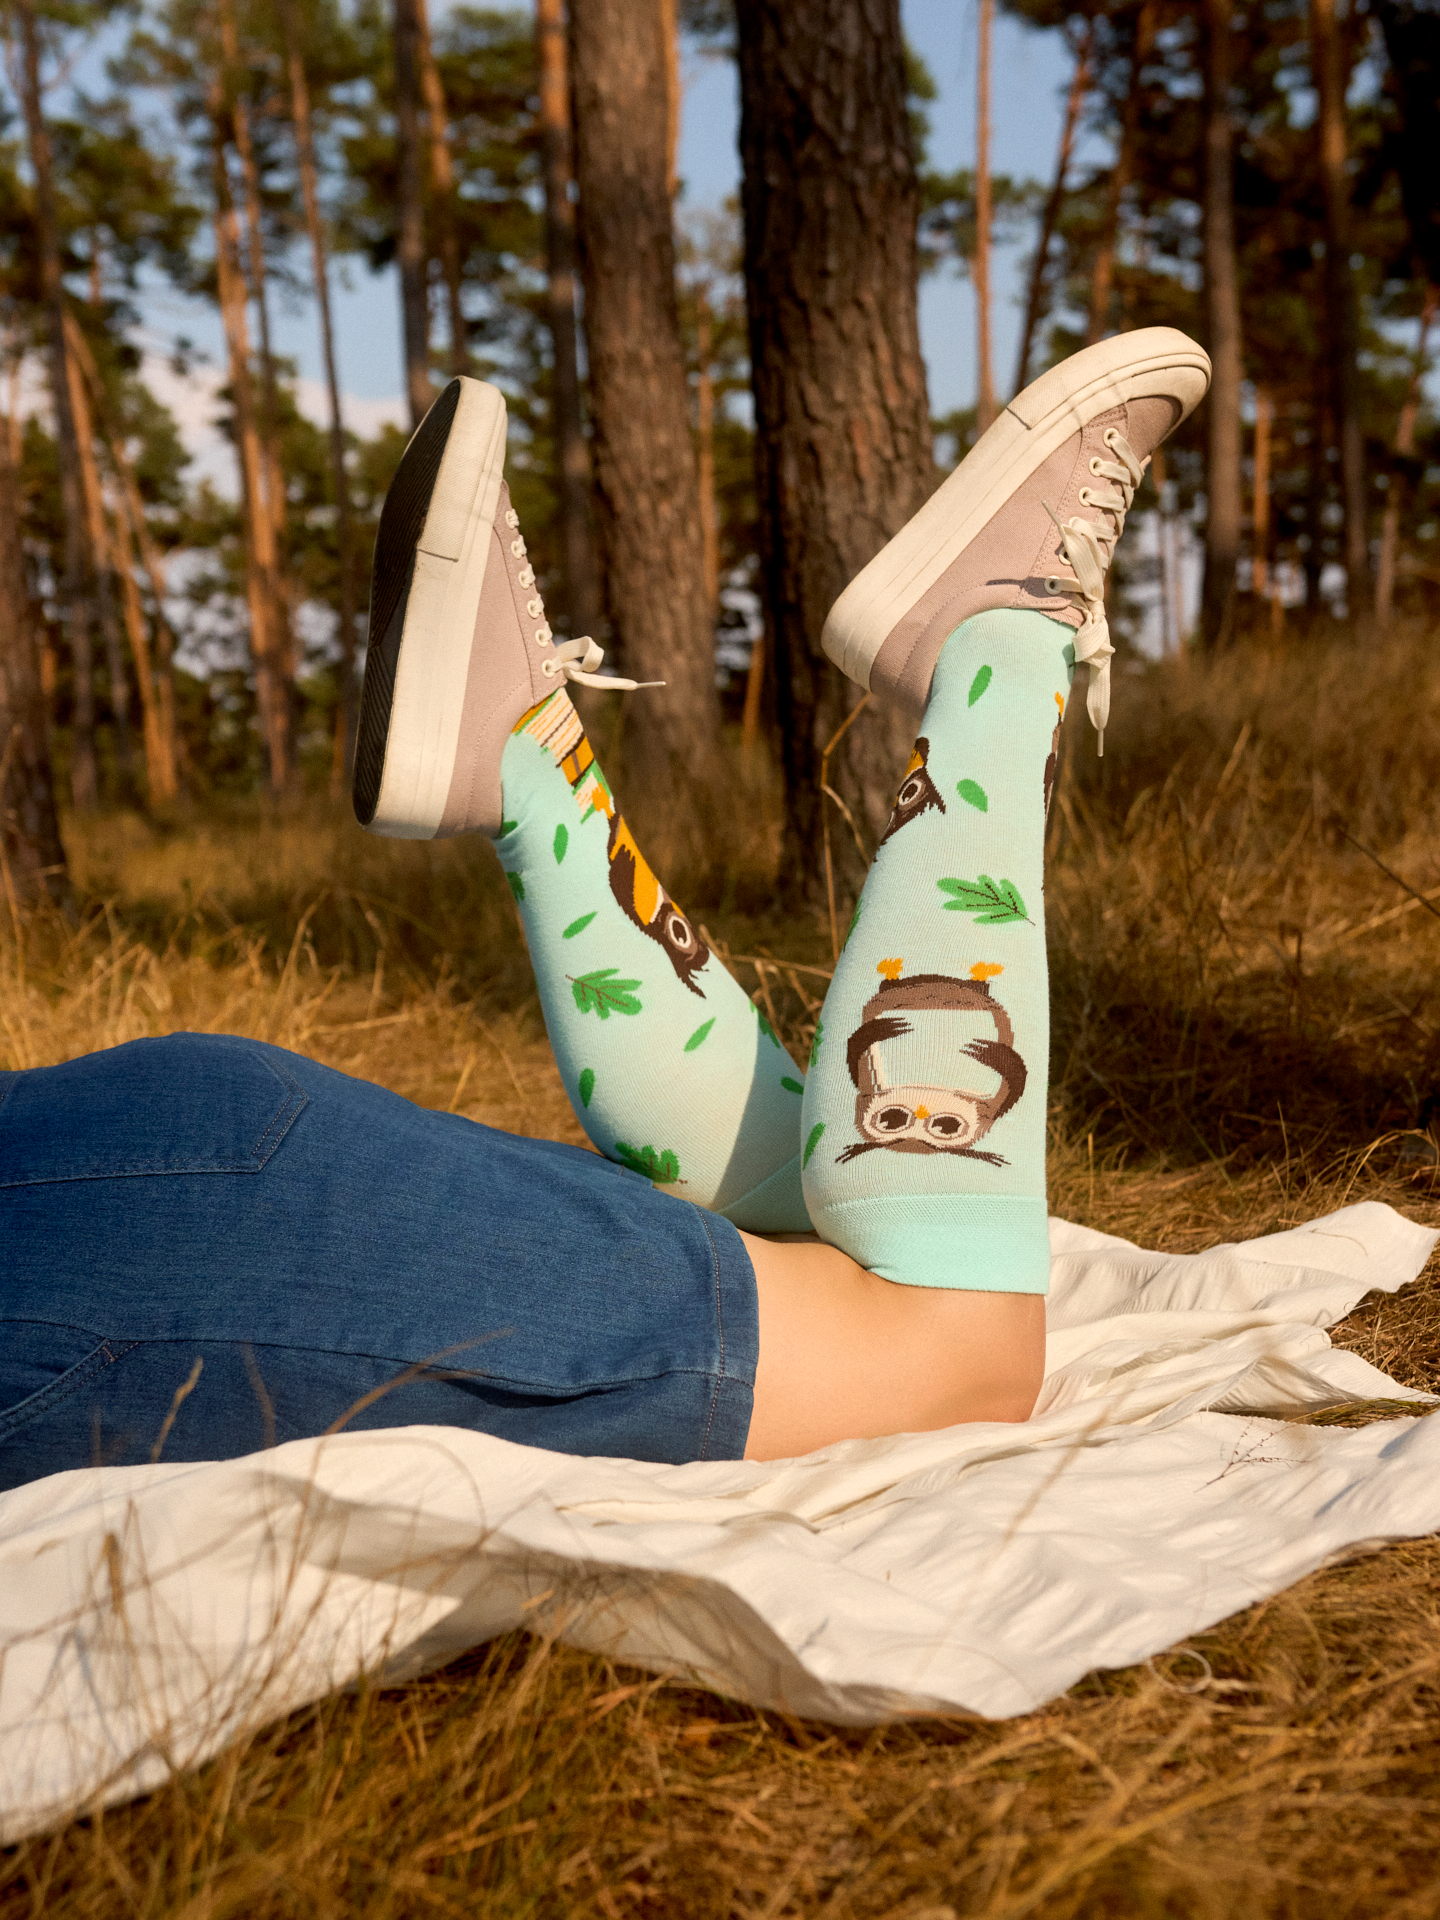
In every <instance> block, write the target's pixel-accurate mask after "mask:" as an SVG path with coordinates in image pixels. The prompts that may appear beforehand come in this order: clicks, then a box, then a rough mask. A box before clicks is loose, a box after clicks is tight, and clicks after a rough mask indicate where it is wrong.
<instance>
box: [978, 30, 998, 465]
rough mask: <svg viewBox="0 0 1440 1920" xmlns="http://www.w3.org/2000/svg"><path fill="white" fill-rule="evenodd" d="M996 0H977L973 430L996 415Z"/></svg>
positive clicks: (989, 421) (980, 431) (980, 429)
mask: <svg viewBox="0 0 1440 1920" xmlns="http://www.w3.org/2000/svg"><path fill="white" fill-rule="evenodd" d="M994 16H995V0H980V21H979V41H978V48H977V52H976V62H975V66H976V82H975V262H974V274H975V430H976V432H977V433H984V431H985V429H986V428H987V427H988V426H989V425H990V423H991V422H992V421H993V420H994V418H995V378H994V374H993V372H992V370H991V356H990V227H991V207H990V27H991V22H992V21H993V19H994Z"/></svg>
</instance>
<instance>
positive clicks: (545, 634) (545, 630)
mask: <svg viewBox="0 0 1440 1920" xmlns="http://www.w3.org/2000/svg"><path fill="white" fill-rule="evenodd" d="M535 644H536V646H537V647H548V646H549V644H550V629H549V627H537V628H536V629H535Z"/></svg>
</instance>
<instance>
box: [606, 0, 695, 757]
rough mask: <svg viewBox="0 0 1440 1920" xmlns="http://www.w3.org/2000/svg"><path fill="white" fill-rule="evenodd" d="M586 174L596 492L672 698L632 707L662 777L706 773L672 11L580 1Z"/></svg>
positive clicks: (644, 652) (621, 578) (655, 667)
mask: <svg viewBox="0 0 1440 1920" xmlns="http://www.w3.org/2000/svg"><path fill="white" fill-rule="evenodd" d="M570 56H571V62H572V71H573V74H574V96H575V173H576V179H577V181H578V184H579V237H580V255H581V270H582V273H583V276H584V285H585V339H586V347H587V357H588V361H589V368H590V404H591V419H592V423H593V427H592V451H593V460H594V471H595V498H596V504H597V507H598V516H597V517H598V521H599V528H600V537H601V545H602V549H603V551H604V554H605V566H606V587H607V597H608V600H609V608H610V619H611V624H612V627H613V630H614V633H615V636H616V639H617V642H618V650H619V655H620V659H621V661H622V663H623V665H624V669H625V671H626V672H627V673H629V674H631V675H632V676H633V677H634V678H635V679H637V680H663V681H664V682H665V689H664V692H663V693H660V692H657V693H654V694H651V695H648V696H645V697H643V698H637V699H636V700H635V702H634V703H633V704H632V705H631V707H630V708H629V710H628V712H627V719H626V726H627V729H628V733H629V739H630V743H631V746H630V755H631V758H632V760H635V761H639V762H640V763H641V764H642V765H643V766H644V767H645V769H646V773H647V778H659V779H660V780H662V781H665V782H667V783H668V782H669V781H670V780H679V779H680V778H682V777H684V776H685V775H686V774H687V772H688V775H693V774H694V772H695V771H696V770H697V769H703V768H704V766H705V764H706V762H707V761H708V759H709V757H710V754H711V751H712V748H713V744H714V742H715V739H716V736H717V732H718V727H719V707H718V703H717V701H716V696H715V664H714V631H713V628H712V626H711V622H710V616H709V610H708V608H707V606H706V604H705V585H704V552H703V543H702V538H701V531H700V499H699V484H698V477H697V471H696V461H695V449H694V446H693V443H692V441H691V437H690V419H689V404H688V401H689V396H688V391H687V385H686V375H685V362H684V357H683V354H682V352H681V346H680V334H679V321H678V313H677V306H676V291H675V239H674V232H673V229H672V225H671V198H670V186H669V178H668V170H669V140H668V123H667V112H666V99H667V95H666V87H667V78H666V68H667V57H668V49H667V46H666V41H665V34H664V32H663V22H662V19H661V15H660V11H659V9H658V7H652V6H649V5H645V6H635V5H633V4H632V3H631V0H571V4H570Z"/></svg>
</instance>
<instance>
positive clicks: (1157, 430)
mask: <svg viewBox="0 0 1440 1920" xmlns="http://www.w3.org/2000/svg"><path fill="white" fill-rule="evenodd" d="M1125 415H1126V418H1125V426H1124V429H1123V431H1124V434H1125V438H1126V439H1127V440H1128V441H1129V442H1130V445H1131V446H1132V447H1133V448H1134V450H1135V453H1136V455H1137V457H1138V458H1139V459H1141V460H1144V459H1146V458H1147V457H1148V456H1149V455H1150V454H1152V453H1153V452H1154V451H1155V449H1156V447H1158V446H1159V444H1160V442H1161V441H1162V440H1163V439H1164V438H1165V436H1166V434H1167V433H1169V432H1170V431H1171V430H1172V429H1173V428H1174V427H1176V426H1178V425H1179V421H1180V408H1179V406H1178V405H1177V404H1176V402H1175V401H1174V400H1172V399H1170V397H1169V396H1168V394H1146V395H1144V396H1143V398H1141V399H1139V400H1131V401H1129V402H1127V404H1126V408H1125Z"/></svg>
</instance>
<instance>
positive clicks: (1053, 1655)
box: [0, 1202, 1440, 1840]
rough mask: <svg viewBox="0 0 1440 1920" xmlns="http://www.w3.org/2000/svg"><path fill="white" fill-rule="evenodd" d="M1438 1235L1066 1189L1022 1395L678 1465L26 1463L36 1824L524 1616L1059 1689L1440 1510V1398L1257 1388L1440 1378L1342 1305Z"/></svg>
mask: <svg viewBox="0 0 1440 1920" xmlns="http://www.w3.org/2000/svg"><path fill="white" fill-rule="evenodd" d="M1435 1239H1436V1235H1435V1234H1433V1233H1431V1232H1429V1231H1427V1230H1426V1229H1424V1228H1421V1227H1418V1226H1415V1225H1413V1224H1412V1223H1411V1222H1409V1221H1406V1220H1404V1219H1402V1218H1401V1217H1400V1215H1398V1214H1397V1213H1395V1212H1393V1211H1392V1210H1391V1209H1390V1208H1388V1207H1384V1206H1381V1205H1379V1204H1377V1203H1375V1202H1368V1203H1366V1204H1364V1205H1360V1206H1353V1207H1347V1208H1345V1209H1344V1210H1343V1211H1342V1212H1340V1213H1335V1214H1332V1215H1330V1216H1329V1217H1328V1218H1326V1219H1322V1220H1317V1221H1314V1222H1312V1223H1311V1224H1310V1225H1309V1226H1306V1227H1301V1228H1297V1229H1295V1230H1293V1231H1291V1232H1288V1233H1281V1234H1274V1235H1271V1236H1270V1237H1268V1238H1266V1239H1261V1240H1254V1241H1251V1242H1249V1243H1248V1244H1244V1245H1240V1246H1228V1247H1217V1248H1215V1249H1214V1250H1213V1251H1211V1252H1209V1253H1205V1254H1197V1255H1192V1256H1180V1255H1173V1254H1157V1253H1144V1252H1141V1251H1140V1250H1139V1249H1138V1248H1136V1247H1132V1246H1130V1245H1129V1244H1128V1243H1127V1242H1125V1241H1123V1240H1115V1239H1111V1238H1109V1237H1107V1236H1106V1235H1103V1234H1099V1233H1094V1232H1091V1231H1089V1230H1087V1229H1084V1228H1081V1227H1074V1226H1067V1225H1065V1224H1063V1223H1062V1222H1055V1223H1054V1225H1053V1227H1052V1242H1051V1243H1052V1253H1053V1259H1054V1265H1053V1282H1052V1292H1051V1295H1050V1301H1049V1327H1050V1343H1049V1368H1048V1372H1047V1375H1046V1381H1045V1387H1044V1390H1043V1393H1042V1396H1041V1400H1040V1404H1039V1407H1038V1409H1037V1411H1036V1414H1035V1416H1034V1418H1033V1419H1032V1420H1031V1421H1030V1422H1029V1423H1028V1424H1027V1425H1026V1426H1024V1427H1019V1428H1017V1427H1005V1426H968V1427H955V1428H952V1429H950V1430H949V1431H948V1432H944V1433H934V1434H922V1435H915V1436H909V1437H900V1438H896V1439H890V1440H883V1441H870V1442H858V1441H855V1442H849V1443H847V1444H846V1445H843V1446H837V1447H832V1448H829V1449H828V1450H826V1451H825V1452H822V1453H817V1454H814V1455H811V1456H810V1457H808V1458H807V1459H804V1460H796V1461H790V1462H782V1463H780V1464H778V1465H746V1464H745V1463H743V1462H724V1463H720V1464H717V1465H697V1466H686V1467H656V1466H645V1465H640V1464H637V1463H635V1462H632V1461H624V1460H600V1459H580V1458H575V1457H572V1456H569V1455H564V1454H555V1453H542V1452H539V1451H537V1450H534V1449H531V1448H526V1447H518V1446H512V1445H510V1444H509V1443H507V1442H505V1441H502V1440H490V1439H485V1438H483V1437H481V1436H480V1435H477V1434H471V1433H466V1432H461V1431H457V1430H455V1429H452V1428H423V1427H409V1428H402V1429H398V1430H395V1431H391V1432H383V1433H357V1434H342V1435H340V1436H338V1437H336V1438H333V1439H329V1440H325V1441H295V1442H292V1443H290V1444H289V1445H286V1446H282V1447H279V1448H276V1449H275V1450H273V1451H271V1452H269V1453H261V1454H254V1455H251V1456H250V1457H249V1458H247V1459H243V1460H229V1461H223V1462H220V1463H217V1464H213V1465H198V1466H165V1465H163V1464H162V1465H159V1466H154V1467H132V1468H106V1469H95V1470H92V1471H86V1472H77V1473H67V1474H57V1475H56V1476H55V1477H54V1478H52V1479H50V1480H46V1481H42V1482H39V1483H37V1484H35V1485H33V1486H29V1487H23V1488H20V1489H19V1490H17V1491H16V1492H13V1493H9V1494H6V1495H4V1496H0V1840H13V1839H16V1838H18V1837H20V1836H21V1835H23V1834H25V1833H29V1832H34V1831H36V1830H38V1829H41V1828H43V1827H45V1826H46V1825H48V1824H52V1823H54V1822H56V1821H57V1820H59V1819H61V1818H63V1817H64V1816H65V1815H66V1814H67V1813H69V1812H70V1811H72V1810H73V1809H75V1808H77V1807H80V1806H82V1805H86V1804H93V1803H95V1802H96V1801H97V1800H100V1801H104V1802H111V1801H115V1800H120V1799H124V1798H127V1797H128V1796H130V1795H132V1794H136V1793H140V1792H143V1791H144V1790H146V1789H147V1788H150V1787H152V1786H154V1785H156V1784H157V1783H158V1782H160V1781H161V1780H163V1779H164V1778H165V1776H166V1773H167V1771H168V1770H169V1769H170V1768H171V1767H175V1766H183V1765H188V1764H191V1763H194V1762H196V1761H198V1760H201V1759H203V1758H204V1757H206V1756H207V1755H209V1754H212V1753H214V1752H215V1751H216V1750H217V1749H218V1748H219V1747H221V1746H222V1745H223V1744H224V1743H225V1742H226V1741H227V1740H228V1739H230V1738H233V1737H234V1736H235V1735H236V1734H237V1733H239V1732H241V1731H243V1730H244V1729H245V1728H247V1727H251V1726H254V1725H256V1724H257V1723H258V1722H260V1721H262V1720H264V1719H266V1718H268V1717H273V1716H275V1715H278V1714H280V1713H283V1712H285V1711H287V1710H289V1709H291V1708H295V1707H299V1706H302V1705H304V1704H305V1703H306V1702H309V1701H311V1700H314V1699H317V1698H318V1697H320V1696H321V1695H322V1694H323V1693H325V1692H327V1691H328V1690H329V1689H331V1688H333V1687H336V1686H340V1685H343V1684H345V1683H346V1682H347V1681H350V1680H353V1679H354V1678H355V1677H356V1676H357V1675H358V1674H360V1673H361V1672H364V1671H369V1672H376V1671H384V1672H385V1673H386V1675H387V1676H388V1677H392V1678H398V1677H402V1676H404V1675H407V1674H413V1673H416V1672H418V1671H420V1670H422V1669H423V1668H425V1667H427V1666H432V1665H434V1664H436V1663H438V1662H441V1661H444V1660H447V1659H449V1658H451V1657H452V1656H453V1655H454V1654H456V1653H457V1652H459V1651H460V1650H461V1649H463V1648H466V1647H470V1646H473V1645H475V1644H476V1643H477V1642H479V1641H482V1640H484V1639H486V1638H488V1637H489V1636H490V1635H492V1634H496V1633H501V1632H503V1631H505V1630H506V1629H508V1628H511V1627H514V1626H517V1625H524V1626H531V1627H537V1628H542V1629H545V1630H547V1631H552V1632H558V1633H559V1634H560V1636H561V1637H562V1638H564V1639H566V1640H569V1641H572V1642H574V1643H575V1644H577V1645H579V1646H584V1647H592V1648H598V1649H602V1650H604V1651H605V1652H607V1653H610V1654H613V1655H615V1656H618V1657H620V1658H622V1659H625V1660H628V1661H635V1662H638V1663H639V1664H641V1665H642V1666H646V1667H650V1668H654V1669H658V1670H662V1671H666V1672H671V1673H676V1674H682V1675H685V1676H687V1677H690V1678H693V1679H698V1680H699V1681H700V1682H702V1683H703V1684H704V1685H706V1686H708V1687H713V1688H715V1689H717V1690H718V1691H720V1692H723V1693H728V1694H733V1695H738V1696H740V1697H741V1698H744V1699H747V1700H751V1701H755V1702H757V1703H760V1704H763V1705H767V1706H774V1707H779V1708H783V1709H785V1710H788V1711H789V1712H792V1713H796V1714H804V1715H815V1716H818V1717H820V1718H822V1719H829V1720H835V1721H842V1722H846V1723H848V1724H851V1725H864V1724H867V1723H871V1722H874V1721H878V1720H883V1719H885V1718H888V1717H891V1716H895V1715H899V1714H913V1713H927V1712H937V1711H946V1712H955V1711H969V1712H974V1713H979V1714H984V1715H988V1716H992V1717H999V1716H1004V1715H1007V1714H1016V1713H1023V1712H1025V1711H1027V1710H1028V1709H1030V1708H1033V1707H1036V1706H1039V1705H1040V1704H1041V1703H1042V1702H1044V1701H1046V1700H1048V1699H1051V1698H1052V1697H1053V1696H1055V1695H1056V1694H1058V1693H1061V1692H1063V1691H1064V1689H1065V1688H1067V1687H1068V1686H1070V1685H1071V1684H1072V1683H1073V1682H1074V1681H1076V1680H1077V1679H1079V1678H1080V1676H1081V1675H1082V1674H1084V1673H1086V1672H1087V1671H1089V1670H1090V1669H1092V1668H1096V1667H1118V1666H1125V1665H1128V1664H1129V1663H1131V1662H1133V1661H1136V1660H1140V1659H1143V1658H1145V1657H1146V1656H1147V1655H1149V1654H1153V1653H1156V1652H1158V1651H1159V1650H1161V1649H1162V1648H1165V1647H1169V1646H1171V1645H1173V1644H1174V1643H1175V1642H1176V1641H1178V1640H1181V1639H1183V1638H1184V1636H1185V1635H1187V1634H1191V1633H1195V1632H1197V1631H1198V1630H1200V1629H1202V1628H1204V1627H1207V1626H1209V1625H1211V1624H1213V1623H1214V1622H1215V1621H1217V1620H1219V1619H1222V1618H1223V1617H1224V1616H1225V1615H1227V1614H1229V1613H1233V1612H1235V1611H1236V1610H1237V1609H1239V1608H1242V1607H1245V1606H1247V1605H1249V1604H1250V1603H1251V1602H1253V1601H1256V1600H1259V1599H1261V1598H1262V1597H1263V1596H1265V1595H1266V1594H1271V1593H1274V1592H1276V1591H1277V1590H1278V1589H1279V1588H1281V1587H1284V1586H1285V1585H1287V1584H1288V1583H1289V1582H1291V1581H1293V1580H1295V1579H1297V1578H1298V1577H1299V1576H1300V1575H1302V1574H1304V1573H1307V1572H1309V1571H1310V1570H1311V1569H1313V1568H1315V1567H1318V1566H1320V1565H1322V1564H1323V1563H1325V1562H1326V1561H1328V1560H1331V1559H1334V1558H1336V1557H1338V1556H1342V1555H1345V1554H1347V1553H1351V1552H1354V1551H1355V1550H1356V1549H1357V1548H1359V1547H1361V1546H1362V1545H1366V1544H1369V1543H1373V1542H1379V1541H1384V1540H1393V1539H1399V1538H1404V1537H1409V1536H1414V1535H1418V1534H1424V1533H1428V1532H1431V1531H1434V1530H1436V1529H1437V1528H1440V1418H1437V1419H1435V1420H1428V1419H1404V1420H1400V1421H1395V1422H1385V1423H1378V1424H1374V1425H1370V1426H1367V1427H1363V1428H1359V1429H1357V1430H1353V1431H1347V1430H1342V1429H1336V1428H1317V1427H1309V1426H1294V1425H1285V1424H1282V1423H1280V1422H1279V1421H1278V1420H1275V1419H1272V1418H1265V1417H1261V1416H1259V1415H1257V1414H1256V1413H1254V1412H1251V1411H1248V1410H1252V1409H1262V1410H1266V1411H1269V1412H1282V1411H1287V1410H1289V1411H1294V1410H1299V1409H1303V1408H1307V1407H1319V1406H1324V1405H1327V1404H1334V1403H1337V1402H1343V1401H1345V1400H1349V1399H1368V1398H1375V1397H1385V1398H1398V1397H1405V1398H1414V1399H1417V1400H1423V1396H1420V1395H1413V1394H1410V1393H1409V1392H1408V1391H1407V1389H1405V1388H1403V1387H1400V1386H1398V1385H1397V1384H1396V1383H1395V1382H1394V1381H1392V1380H1390V1379H1387V1378H1386V1376H1385V1375H1384V1374H1382V1373H1379V1372H1377V1370H1376V1369H1375V1368H1373V1367H1371V1366H1370V1365H1368V1364H1367V1363H1366V1362H1365V1361H1363V1360H1361V1359H1360V1358H1359V1357H1358V1356H1356V1355H1354V1354H1350V1353H1345V1352H1342V1351H1339V1350H1336V1349H1334V1348H1332V1347H1331V1344H1330V1341H1329V1339H1328V1337H1327V1335H1326V1334H1325V1332H1324V1331H1323V1329H1324V1327H1325V1326H1326V1325H1328V1324H1331V1323H1333V1322H1334V1321H1335V1320H1337V1319H1339V1318H1340V1317H1341V1316H1342V1315H1343V1314H1345V1313H1346V1312H1347V1311H1348V1310H1349V1308H1350V1307H1352V1306H1353V1305H1354V1303H1355V1302H1356V1301H1357V1300H1359V1299H1360V1297H1361V1296H1362V1295H1363V1294H1365V1293H1366V1292H1368V1291H1370V1290H1371V1289H1372V1288H1377V1287H1378V1288H1383V1289H1385V1290H1386V1291H1390V1292H1393V1291H1394V1290H1395V1289H1396V1288H1398V1287H1400V1286H1402V1285H1404V1283H1405V1282H1406V1281H1407V1280H1410V1279H1412V1278H1414V1276H1415V1275H1416V1274H1417V1273H1418V1272H1419V1271H1420V1269H1421V1267H1422V1266H1423V1265H1424V1262H1425V1260H1426V1258H1427V1257H1428V1255H1429V1252H1430V1249H1431V1247H1432V1245H1433V1243H1434V1241H1435ZM1426 1404H1428V1403H1426ZM1237 1416H1238V1417H1237Z"/></svg>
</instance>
